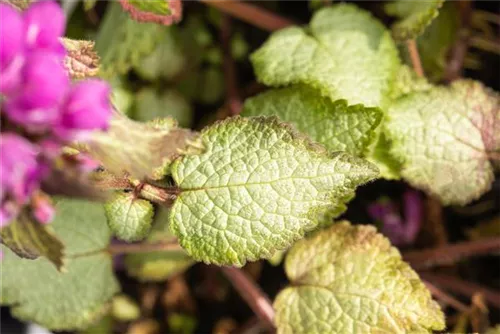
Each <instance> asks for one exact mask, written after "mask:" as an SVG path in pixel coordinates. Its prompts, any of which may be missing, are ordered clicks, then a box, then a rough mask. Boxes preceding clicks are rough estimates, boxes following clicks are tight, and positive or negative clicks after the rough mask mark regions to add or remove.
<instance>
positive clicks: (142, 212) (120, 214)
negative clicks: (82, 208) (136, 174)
mask: <svg viewBox="0 0 500 334" xmlns="http://www.w3.org/2000/svg"><path fill="white" fill-rule="evenodd" d="M104 209H105V211H106V218H107V220H108V225H109V228H110V229H111V231H112V232H113V234H115V235H116V236H117V237H118V238H119V239H122V240H125V241H129V242H131V241H138V240H142V239H144V238H145V237H146V236H147V234H148V232H149V230H150V229H151V223H152V222H153V215H154V208H153V205H152V204H151V203H150V202H149V201H147V200H144V199H139V198H135V195H134V194H133V193H124V192H116V193H115V195H114V196H113V198H111V199H110V200H109V201H108V202H107V203H106V204H105V205H104Z"/></svg>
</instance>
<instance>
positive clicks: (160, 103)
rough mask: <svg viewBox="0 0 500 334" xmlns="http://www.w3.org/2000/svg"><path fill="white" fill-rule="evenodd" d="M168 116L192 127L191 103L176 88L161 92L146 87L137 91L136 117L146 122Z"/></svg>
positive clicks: (180, 124) (181, 124)
mask: <svg viewBox="0 0 500 334" xmlns="http://www.w3.org/2000/svg"><path fill="white" fill-rule="evenodd" d="M167 116H170V117H173V118H174V119H175V120H176V121H177V122H178V123H179V126H182V127H190V125H191V124H192V122H193V110H192V109H191V105H190V104H189V102H188V101H187V100H186V98H185V97H184V96H183V95H182V94H180V93H179V92H177V91H176V90H172V89H170V90H165V91H163V92H161V93H159V92H157V91H156V90H155V89H153V88H144V89H142V90H141V91H139V93H137V95H136V110H135V119H137V120H139V121H143V122H145V121H151V120H153V119H156V118H164V117H167Z"/></svg>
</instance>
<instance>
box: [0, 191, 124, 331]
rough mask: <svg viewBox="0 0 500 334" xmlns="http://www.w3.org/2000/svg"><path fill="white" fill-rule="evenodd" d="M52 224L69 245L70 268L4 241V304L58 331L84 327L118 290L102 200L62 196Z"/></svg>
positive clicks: (24, 317) (2, 285) (24, 319)
mask: <svg viewBox="0 0 500 334" xmlns="http://www.w3.org/2000/svg"><path fill="white" fill-rule="evenodd" d="M51 226H52V227H53V228H54V231H55V233H56V235H57V236H58V237H59V238H60V239H62V240H63V243H64V244H65V245H66V255H67V257H68V262H67V265H66V266H65V268H66V272H65V273H60V272H58V271H57V270H56V268H55V267H54V266H53V265H52V264H51V263H50V262H49V261H48V260H47V259H45V258H39V259H36V260H26V259H21V258H19V257H17V256H16V255H15V254H14V253H12V252H11V251H10V250H9V249H8V248H6V247H4V246H2V250H3V252H4V258H3V260H2V275H1V280H2V282H1V288H2V291H1V292H2V293H1V296H0V298H1V303H2V305H10V306H11V312H12V314H13V315H14V316H15V317H16V318H19V319H21V320H23V321H33V322H36V323H38V324H40V325H42V326H44V327H47V328H50V329H53V330H73V329H79V328H84V327H86V326H88V325H90V324H92V323H93V322H95V321H96V320H98V319H99V317H100V316H102V315H103V314H104V313H105V311H106V310H107V303H108V302H109V300H110V299H111V297H112V296H113V295H114V294H115V293H116V292H117V291H118V289H119V287H118V282H117V281H116V279H115V277H114V276H113V268H112V263H111V257H110V255H109V254H108V253H107V252H105V248H106V247H107V245H108V243H109V239H110V237H111V235H110V232H109V229H108V226H107V224H106V218H105V216H104V209H103V208H102V205H101V204H99V203H91V202H86V201H81V200H68V199H64V200H60V201H58V202H57V204H56V217H55V219H54V221H53V222H52V224H51Z"/></svg>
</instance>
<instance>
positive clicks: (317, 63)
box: [251, 4, 399, 108]
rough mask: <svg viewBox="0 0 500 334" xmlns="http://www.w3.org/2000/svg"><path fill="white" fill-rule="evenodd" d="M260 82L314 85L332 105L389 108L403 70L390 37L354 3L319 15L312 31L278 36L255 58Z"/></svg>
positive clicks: (291, 31)
mask: <svg viewBox="0 0 500 334" xmlns="http://www.w3.org/2000/svg"><path fill="white" fill-rule="evenodd" d="M251 60H252V63H253V66H254V70H255V73H256V75H257V78H258V79H259V81H261V82H262V83H264V84H266V85H270V86H284V85H290V84H298V83H300V84H305V85H310V86H312V87H314V88H316V89H318V90H320V91H321V93H322V94H323V95H325V96H328V97H330V98H331V99H332V101H335V100H339V99H345V100H347V103H348V105H353V104H359V103H360V104H363V105H365V106H368V107H382V108H383V107H385V106H386V105H387V104H388V102H389V99H388V95H389V94H390V91H391V83H392V81H393V80H394V77H395V74H396V71H397V70H398V67H399V59H398V51H397V48H396V46H395V44H394V41H393V40H392V38H391V35H390V32H389V31H388V30H387V29H386V28H385V27H384V26H383V25H382V23H380V22H379V21H378V20H377V19H375V18H373V17H372V16H371V14H370V13H369V12H367V11H364V10H362V9H359V8H358V7H356V6H355V5H352V4H339V5H335V6H331V7H328V8H324V9H321V10H319V11H318V12H317V13H316V14H315V15H314V17H313V19H312V20H311V23H310V25H309V28H308V29H303V28H298V27H291V28H287V29H283V30H281V31H278V32H275V33H274V34H273V35H272V36H271V37H270V38H269V40H268V41H267V42H266V43H265V44H264V45H263V46H262V47H261V48H260V49H259V50H257V51H256V52H255V53H254V54H253V55H252V56H251Z"/></svg>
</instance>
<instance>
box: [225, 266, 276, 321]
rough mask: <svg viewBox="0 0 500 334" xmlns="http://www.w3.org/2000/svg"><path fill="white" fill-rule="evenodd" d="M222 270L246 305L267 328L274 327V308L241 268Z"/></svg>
mask: <svg viewBox="0 0 500 334" xmlns="http://www.w3.org/2000/svg"><path fill="white" fill-rule="evenodd" d="M221 270H222V272H223V273H224V275H226V277H227V278H228V279H229V281H230V282H231V284H232V285H233V287H234V288H235V289H236V291H238V293H239V294H240V295H241V297H242V298H243V299H244V300H245V301H246V302H247V304H248V306H250V308H251V309H252V311H254V312H255V314H256V315H257V316H258V317H259V318H260V320H262V321H263V322H264V323H265V324H266V325H267V326H268V327H269V328H274V323H273V319H274V309H273V306H272V304H271V301H270V300H269V298H268V297H267V296H266V295H265V294H264V292H262V290H261V289H260V288H259V287H258V286H257V285H256V284H255V282H253V281H252V280H251V278H250V277H248V275H247V274H246V273H245V272H243V271H242V270H241V269H238V268H233V267H222V268H221Z"/></svg>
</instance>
